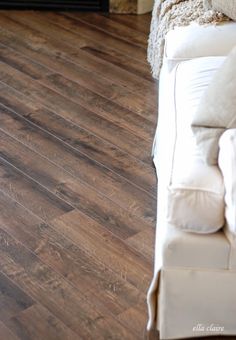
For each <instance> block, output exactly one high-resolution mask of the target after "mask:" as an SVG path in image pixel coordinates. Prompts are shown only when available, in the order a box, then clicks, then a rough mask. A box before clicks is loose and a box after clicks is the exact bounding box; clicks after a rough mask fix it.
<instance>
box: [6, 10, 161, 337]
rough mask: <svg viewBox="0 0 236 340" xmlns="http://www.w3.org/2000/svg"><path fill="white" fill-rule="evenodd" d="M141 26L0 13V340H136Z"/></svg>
mask: <svg viewBox="0 0 236 340" xmlns="http://www.w3.org/2000/svg"><path fill="white" fill-rule="evenodd" d="M149 23H150V16H149V15H148V16H147V15H145V16H143V17H132V18H131V16H127V18H125V17H123V18H121V17H120V16H117V17H116V16H113V15H108V16H105V15H103V14H96V13H93V14H92V13H91V14H88V13H59V12H37V11H34V12H25V11H21V12H17V11H1V12H0V139H1V143H0V307H1V308H0V309H1V311H0V338H1V339H4V340H19V339H20V340H36V339H37V340H41V339H48V340H51V339H52V340H54V339H55V340H56V339H58V340H67V339H68V340H71V339H73V340H77V339H78V340H80V339H88V340H90V339H91V340H93V339H101V340H102V339H114V340H118V339H119V340H120V339H125V340H126V339H127V340H129V339H130V340H137V339H143V338H144V337H146V335H145V326H146V322H147V309H146V292H147V289H148V286H149V283H150V280H151V277H152V268H153V246H154V226H155V215H156V178H155V172H154V168H153V164H152V160H151V146H152V139H153V134H154V131H155V124H156V120H157V117H156V107H157V98H156V91H157V89H156V83H155V82H154V81H153V80H152V78H151V76H150V71H149V66H148V65H147V63H146V46H147V32H148V24H149Z"/></svg>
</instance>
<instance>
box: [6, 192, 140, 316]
mask: <svg viewBox="0 0 236 340" xmlns="http://www.w3.org/2000/svg"><path fill="white" fill-rule="evenodd" d="M0 210H1V212H2V216H1V221H0V224H1V227H2V229H3V230H5V231H6V232H8V233H9V234H10V235H12V236H13V237H14V238H15V239H16V240H18V241H20V242H21V243H22V244H24V245H25V246H26V247H27V248H29V249H30V250H31V251H32V252H33V253H34V254H36V255H37V257H38V258H40V259H41V260H42V261H43V262H44V263H45V264H47V265H48V266H50V267H51V268H53V269H54V270H55V271H57V272H58V273H60V274H61V275H62V276H63V277H64V278H65V279H66V280H68V281H69V282H70V283H72V284H73V286H75V287H77V288H78V289H79V290H80V291H81V292H82V293H83V295H84V296H86V297H88V295H90V294H92V295H93V299H92V301H93V304H96V306H97V305H98V306H99V310H102V311H104V312H105V313H107V314H110V313H112V314H113V315H117V314H119V313H121V312H122V311H124V310H126V309H127V308H128V307H129V306H132V305H136V304H137V303H141V302H143V301H144V296H145V295H144V293H145V291H143V292H142V291H140V290H139V289H137V287H136V286H138V287H139V286H140V279H141V278H142V276H143V274H142V272H141V271H140V273H139V277H138V276H137V274H136V281H134V283H135V284H131V283H130V281H131V279H130V280H128V279H127V280H124V279H122V278H121V276H120V272H119V273H118V274H119V275H117V274H116V273H115V270H114V268H113V267H112V266H111V265H110V264H109V263H108V265H107V264H106V263H105V262H104V261H102V259H101V258H100V257H98V256H94V254H95V252H97V248H93V249H89V251H87V252H85V251H84V249H83V248H82V247H79V246H78V245H77V244H76V242H75V239H73V237H72V236H73V233H72V234H71V235H69V237H66V235H65V232H63V233H60V232H58V231H59V228H57V229H58V230H57V229H56V228H55V229H54V228H52V227H51V225H49V224H47V225H46V224H45V223H44V222H43V221H42V220H41V219H39V218H38V217H36V216H35V215H32V213H30V212H29V211H27V210H26V209H24V208H23V206H21V205H20V204H19V203H17V202H16V201H13V200H12V199H11V198H9V197H8V196H6V195H5V194H4V193H2V192H0ZM12 211H14V213H13V214H12ZM77 218H78V220H79V221H80V223H87V225H88V226H90V227H91V228H93V225H94V222H93V223H91V220H90V219H88V218H87V217H86V216H85V215H83V214H81V213H79V212H77ZM95 226H96V223H95ZM68 228H70V226H69V227H66V228H65V231H66V230H68ZM99 228H100V230H102V232H103V238H105V235H106V231H105V229H104V228H102V226H99ZM119 243H120V241H119V240H116V238H113V244H114V249H117V245H116V244H119ZM113 252H114V250H113V249H111V252H110V257H111V256H114V255H113ZM129 254H130V257H131V258H132V261H133V262H136V263H139V259H138V257H137V254H136V253H135V252H133V253H132V252H131V251H129ZM115 256H116V255H115ZM132 265H133V264H132ZM132 265H130V266H129V265H128V264H125V263H124V262H122V261H120V266H124V268H127V271H128V272H129V274H128V275H127V277H128V278H129V277H131V278H132V277H133V278H134V277H135V276H134V274H133V272H134V271H133V269H132ZM119 268H120V269H119V270H121V268H122V267H119ZM116 271H117V270H116ZM133 280H135V279H133Z"/></svg>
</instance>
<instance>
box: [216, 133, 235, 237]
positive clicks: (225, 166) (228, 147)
mask: <svg viewBox="0 0 236 340" xmlns="http://www.w3.org/2000/svg"><path fill="white" fill-rule="evenodd" d="M219 145H220V152H219V167H220V169H221V171H222V174H223V177H224V185H225V203H226V209H225V217H226V223H227V226H228V228H229V230H230V232H231V233H233V234H234V235H235V236H236V129H229V130H227V131H226V132H224V133H223V135H222V136H221V138H220V141H219Z"/></svg>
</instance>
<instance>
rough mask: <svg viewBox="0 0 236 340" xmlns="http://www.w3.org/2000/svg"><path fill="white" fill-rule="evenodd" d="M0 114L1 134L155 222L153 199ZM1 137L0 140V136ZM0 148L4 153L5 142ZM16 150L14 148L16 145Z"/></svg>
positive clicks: (24, 123)
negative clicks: (14, 139) (7, 135)
mask: <svg viewBox="0 0 236 340" xmlns="http://www.w3.org/2000/svg"><path fill="white" fill-rule="evenodd" d="M0 112H1V117H0V121H1V125H2V128H1V129H2V130H3V131H5V132H7V133H8V134H10V135H12V136H13V137H16V138H17V139H18V140H20V141H22V142H23V143H24V144H26V145H27V146H29V147H30V148H32V149H33V150H35V151H36V152H38V153H40V154H42V155H44V156H46V157H47V158H48V159H50V160H51V161H53V162H54V163H55V164H57V166H59V167H61V168H63V169H64V170H66V171H67V172H69V173H71V174H72V175H73V176H75V177H76V178H79V179H81V180H82V181H84V182H85V183H87V184H89V185H90V186H91V187H95V188H96V190H97V191H99V192H101V193H102V194H103V195H105V196H106V197H108V198H110V199H112V200H113V201H114V202H115V203H117V204H118V205H119V206H121V207H123V208H124V209H126V210H128V211H130V212H132V213H133V214H135V215H137V216H138V217H141V218H143V216H145V218H146V219H147V220H149V221H153V220H154V219H155V216H154V209H155V200H154V199H153V198H152V197H151V196H150V195H149V194H147V193H146V192H145V191H141V190H140V189H139V188H137V187H136V186H134V185H132V184H131V183H129V182H128V181H126V180H125V179H123V178H122V177H120V176H118V175H116V174H115V173H114V172H112V171H110V170H109V169H106V168H105V167H102V166H101V165H100V164H98V163H95V162H94V161H93V160H91V159H89V158H87V157H86V156H85V155H83V154H81V153H79V152H78V151H77V150H75V149H74V148H70V147H69V146H67V145H66V144H64V143H62V142H60V140H57V139H55V138H54V137H53V136H52V135H49V134H46V133H45V132H44V131H42V130H38V129H37V128H36V127H35V126H34V125H32V124H30V123H28V122H27V121H25V120H24V119H22V118H21V117H19V116H18V115H16V114H15V113H14V112H12V111H10V110H8V109H6V108H4V107H1V106H0ZM22 128H23V130H24V131H27V134H26V133H22ZM2 138H3V139H4V137H3V135H2ZM5 138H6V136H5ZM3 144H4V142H3ZM2 147H4V149H5V150H6V151H5V152H7V143H5V146H4V145H2ZM16 147H18V146H17V145H16ZM78 169H79V171H78ZM104 183H105V185H104ZM145 218H144V219H145Z"/></svg>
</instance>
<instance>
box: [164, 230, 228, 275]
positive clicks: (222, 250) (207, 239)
mask: <svg viewBox="0 0 236 340" xmlns="http://www.w3.org/2000/svg"><path fill="white" fill-rule="evenodd" d="M167 228H168V231H167V233H166V237H165V240H164V242H163V267H164V268H167V267H191V268H208V269H209V268H211V269H228V266H229V257H230V244H229V242H228V240H227V238H226V236H225V234H224V232H223V231H218V232H216V233H214V234H210V235H200V234H194V233H185V232H182V231H180V230H179V229H178V228H176V227H175V226H173V225H171V224H167Z"/></svg>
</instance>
